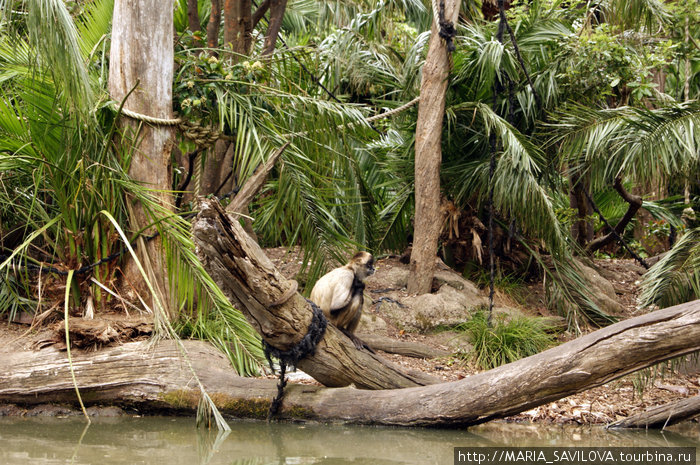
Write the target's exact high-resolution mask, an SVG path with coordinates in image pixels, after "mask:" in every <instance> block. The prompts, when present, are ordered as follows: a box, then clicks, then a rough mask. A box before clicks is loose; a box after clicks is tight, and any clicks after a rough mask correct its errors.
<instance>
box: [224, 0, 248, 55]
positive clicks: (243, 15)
mask: <svg viewBox="0 0 700 465" xmlns="http://www.w3.org/2000/svg"><path fill="white" fill-rule="evenodd" d="M251 8H252V6H251V0H224V44H225V45H226V46H228V47H231V51H232V52H233V55H232V60H233V61H234V62H236V61H238V60H239V59H240V56H241V55H248V53H249V52H250V45H251V42H252V36H251V33H252V31H253V29H252V11H251Z"/></svg>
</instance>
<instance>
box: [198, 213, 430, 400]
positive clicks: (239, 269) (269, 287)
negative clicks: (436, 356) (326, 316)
mask: <svg viewBox="0 0 700 465" xmlns="http://www.w3.org/2000/svg"><path fill="white" fill-rule="evenodd" d="M200 208H201V210H200V213H199V215H198V216H197V220H196V221H195V223H194V226H193V234H194V240H195V244H196V246H197V253H198V255H199V257H200V259H201V260H202V263H203V264H204V267H205V269H206V270H207V272H208V273H209V274H210V275H211V277H212V278H213V279H214V281H216V283H217V284H218V285H219V287H220V288H221V290H222V291H224V293H225V294H226V296H227V297H228V298H229V299H230V300H231V302H232V303H233V304H234V305H235V306H236V308H238V309H239V310H241V312H243V314H244V315H245V316H246V318H247V319H248V321H249V322H250V324H251V325H253V327H254V328H255V329H256V330H257V331H258V333H260V335H261V336H262V337H263V339H264V340H266V341H267V342H268V343H269V344H271V345H272V346H274V347H277V348H279V349H281V350H288V349H290V348H291V347H292V346H294V345H295V344H296V343H297V342H298V341H300V340H301V339H302V337H303V336H304V335H305V334H306V331H307V329H308V327H309V324H310V322H311V317H312V311H311V307H310V305H309V304H308V302H307V301H306V300H305V299H304V298H303V297H302V296H301V295H300V294H298V293H297V292H296V289H297V284H296V282H295V281H290V280H287V279H285V278H284V277H283V276H282V275H281V274H280V273H279V271H277V270H276V269H275V268H274V266H273V265H272V263H271V262H270V260H269V259H268V258H267V257H266V256H265V254H264V252H263V251H262V249H260V247H259V246H258V244H257V243H255V241H253V240H252V239H251V238H250V237H249V236H248V234H246V233H245V231H244V230H243V228H242V226H241V225H240V224H239V222H238V221H236V220H234V219H232V218H231V217H230V216H228V215H227V214H226V213H225V212H224V210H223V209H222V208H221V206H220V205H219V203H218V202H216V201H213V200H204V201H202V203H201V205H200ZM299 368H301V369H302V370H304V371H305V372H307V373H308V374H310V375H311V376H313V377H314V378H315V379H316V380H318V381H319V382H320V383H322V384H324V385H326V386H347V385H349V384H351V383H354V384H355V385H356V386H358V387H361V388H366V389H389V388H400V387H413V386H420V385H423V384H427V383H434V382H436V381H437V380H436V379H434V378H431V377H429V376H427V375H424V374H422V373H416V374H409V373H404V372H403V371H401V370H400V369H399V368H398V367H396V366H394V365H392V364H390V362H388V361H386V360H384V359H382V358H381V357H379V356H377V355H375V354H372V353H370V352H368V351H365V350H357V349H355V345H354V344H353V343H352V342H351V341H350V339H348V338H347V337H346V336H345V335H344V334H343V333H342V332H340V330H338V329H337V328H335V327H334V326H331V325H328V328H327V329H326V333H325V336H324V338H323V340H322V341H321V342H320V343H319V345H318V346H317V347H316V353H315V354H314V355H312V356H309V357H307V358H305V359H303V360H302V361H301V362H300V363H299Z"/></svg>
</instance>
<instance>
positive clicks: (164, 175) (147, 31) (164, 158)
mask: <svg viewBox="0 0 700 465" xmlns="http://www.w3.org/2000/svg"><path fill="white" fill-rule="evenodd" d="M172 80H173V11H172V8H165V9H163V8H162V4H161V3H160V2H159V1H157V0H138V1H128V0H116V1H115V4H114V17H113V21H112V45H111V52H110V66H109V92H110V95H111V97H112V99H113V100H115V101H117V102H121V101H122V100H124V98H126V96H127V95H128V94H129V92H131V90H132V89H134V91H133V92H132V93H131V95H129V98H128V99H127V100H126V101H125V102H124V108H127V109H129V110H132V111H135V112H138V113H141V114H144V115H148V116H154V117H157V118H172V117H173V111H172ZM121 124H122V128H123V130H124V131H125V132H126V133H127V135H128V136H130V137H128V139H130V140H133V141H137V142H135V143H137V146H136V147H135V151H134V153H133V156H132V160H131V164H130V166H129V175H130V176H131V177H132V178H133V179H134V180H136V181H138V182H139V183H141V184H142V185H143V186H144V187H147V188H149V189H153V190H154V192H153V193H154V195H155V196H156V197H157V198H158V201H159V202H160V203H161V204H162V205H163V206H165V207H167V208H172V201H173V200H172V195H171V194H170V192H169V191H170V190H171V185H170V182H171V172H170V153H171V151H172V147H173V135H174V134H173V128H172V127H171V126H151V125H149V124H142V123H141V122H139V121H136V120H132V119H128V118H125V117H123V118H122V121H121ZM139 127H140V132H139V133H138V135H136V131H137V130H138V128H139ZM129 133H130V134H129ZM127 149H128V148H126V147H125V149H124V150H125V152H126V150H127ZM131 207H132V215H131V216H132V218H131V224H130V227H131V230H132V231H138V230H140V229H141V228H143V227H145V226H146V225H149V224H152V223H153V222H154V221H155V220H157V218H151V217H149V216H148V215H147V214H146V212H145V211H144V209H143V207H142V206H141V205H140V204H138V203H137V202H136V201H135V200H132V204H131ZM152 233H153V228H150V229H149V230H146V231H145V234H152ZM137 249H138V253H139V259H140V260H141V263H142V264H143V265H144V266H145V268H146V270H147V271H148V274H149V279H150V280H151V282H152V283H153V285H154V286H155V287H156V292H157V293H158V294H159V299H160V301H161V302H162V303H163V305H164V306H165V308H164V310H165V311H166V312H169V311H170V303H169V302H170V299H169V297H170V292H169V286H168V283H167V271H166V270H167V268H166V264H165V260H164V256H163V250H162V246H161V241H160V240H159V239H155V240H151V241H148V242H146V241H145V240H143V239H142V240H141V241H140V242H139V243H138V247H137ZM125 277H126V280H127V281H128V282H129V283H131V284H132V285H135V286H136V290H137V291H138V292H139V293H140V294H141V295H142V296H144V297H145V298H146V296H147V295H149V293H148V290H147V289H146V286H145V284H143V283H144V281H143V279H142V277H141V275H140V273H139V271H138V270H137V268H136V266H135V264H134V263H133V262H131V261H130V262H128V263H127V266H126V267H125ZM146 301H148V300H146ZM151 303H152V304H153V303H155V302H154V301H152V302H151Z"/></svg>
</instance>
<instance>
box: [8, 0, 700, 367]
mask: <svg viewBox="0 0 700 465" xmlns="http://www.w3.org/2000/svg"><path fill="white" fill-rule="evenodd" d="M195 3H196V2H195ZM215 3H216V4H217V5H218V4H219V2H218V1H217V2H215ZM242 3H244V2H242ZM492 3H495V2H491V1H490V0H483V2H479V1H473V0H466V1H464V2H463V5H462V14H461V20H460V24H459V25H458V28H457V33H458V35H457V38H456V39H455V45H456V50H455V51H454V52H453V53H452V63H453V69H452V73H451V77H450V83H449V88H448V100H447V108H446V114H447V119H446V124H445V127H444V134H443V143H442V146H443V166H442V171H441V173H442V186H443V194H444V201H443V205H444V210H445V226H444V232H443V236H442V238H441V256H442V258H443V259H444V260H445V261H446V262H447V263H448V264H450V265H451V266H453V267H455V268H456V269H458V270H459V271H460V272H464V273H465V274H467V275H470V276H472V277H474V276H475V275H478V274H479V273H480V272H481V271H482V270H483V269H484V266H485V265H484V264H485V263H486V260H485V258H486V256H487V254H488V253H489V249H488V247H486V243H487V239H486V237H487V235H486V228H485V226H484V225H485V224H487V220H486V213H487V208H486V201H487V199H488V192H489V188H490V187H492V188H493V199H494V206H495V210H496V219H497V231H496V241H495V247H494V249H493V253H494V254H496V256H497V258H498V263H499V269H500V270H501V272H502V273H503V274H511V275H514V276H519V277H525V278H528V279H529V278H537V277H541V276H543V275H545V274H546V275H547V276H548V277H550V278H551V279H548V280H547V282H548V283H549V284H550V286H551V288H550V295H551V296H552V305H553V306H561V308H562V309H564V310H563V311H565V312H568V313H569V314H568V315H567V316H569V317H570V318H571V319H579V320H580V321H588V322H592V323H595V324H604V323H605V322H607V321H610V318H609V317H608V316H607V315H605V314H603V312H601V311H600V309H598V308H596V306H595V304H594V303H593V302H591V300H590V299H589V298H588V297H587V295H586V294H585V291H584V290H583V287H584V286H582V285H581V281H580V278H579V277H578V275H577V273H576V269H575V267H573V266H571V263H572V262H571V260H570V257H571V256H573V255H585V254H586V252H585V251H586V249H588V253H589V254H604V255H625V254H627V253H628V252H626V251H625V249H623V248H621V246H620V242H619V241H614V242H613V243H612V244H608V245H605V246H603V247H600V248H597V250H593V248H592V247H591V244H592V243H594V241H595V240H596V238H599V237H601V236H603V235H605V234H607V231H606V229H605V224H604V222H603V221H602V220H601V219H600V216H599V215H597V214H596V213H595V212H594V210H593V205H594V204H595V205H596V206H597V207H598V208H599V209H600V212H601V213H602V217H604V218H605V219H606V220H607V221H608V222H610V223H611V224H613V225H614V224H617V223H618V222H619V221H620V220H621V219H623V217H624V216H625V212H626V211H627V210H628V202H627V201H625V200H624V198H623V193H630V192H633V193H635V194H636V195H639V196H641V197H642V199H643V205H642V210H640V211H639V212H638V213H637V214H636V215H635V216H634V218H632V221H631V222H630V223H629V226H628V227H626V228H623V230H622V231H621V233H620V235H621V236H623V238H624V239H625V242H626V243H628V245H629V247H630V250H633V251H634V252H635V253H637V254H639V255H642V256H648V255H653V254H657V253H659V252H661V251H665V250H667V249H668V248H670V247H672V248H671V251H670V253H668V254H667V255H665V257H664V258H663V259H661V260H660V261H659V262H658V263H657V264H656V265H654V266H653V267H652V268H651V270H650V271H649V272H648V273H647V275H646V278H645V291H644V294H643V296H642V302H641V304H642V305H644V306H650V305H653V304H658V305H662V306H664V305H669V304H673V303H679V302H683V301H687V300H691V299H694V298H697V297H698V296H699V295H700V245H699V244H700V241H698V235H699V234H700V230H699V229H698V225H697V223H696V222H695V221H696V220H695V217H694V213H693V210H695V211H697V210H698V208H700V205H699V200H698V199H699V197H698V196H699V195H700V183H699V182H700V176H699V173H700V170H699V169H698V168H699V162H700V133H698V130H697V128H698V126H699V125H700V103H698V100H697V99H698V90H699V89H700V44H698V42H697V39H696V37H698V36H699V34H698V32H699V29H700V28H699V24H698V18H700V6H699V5H698V3H697V2H680V1H669V2H665V3H662V2H660V1H658V0H634V1H622V0H605V1H600V2H586V1H566V2H564V1H549V0H532V1H530V2H521V1H518V2H513V4H512V5H511V6H509V8H508V10H507V12H506V14H507V18H508V24H509V25H510V28H511V29H512V31H513V40H511V38H510V37H509V34H508V32H507V31H506V32H505V33H502V34H501V36H500V37H499V30H498V24H499V23H498V18H497V16H495V17H494V16H492V14H493V13H491V14H488V13H487V12H488V11H489V6H491V7H493V5H492ZM192 4H193V2H187V1H185V0H181V1H179V2H178V3H177V5H176V7H175V8H176V11H175V29H176V32H177V37H176V41H175V45H174V46H175V50H176V78H175V82H173V90H174V101H173V105H174V108H175V109H176V110H177V112H178V113H179V115H180V116H182V117H183V118H187V119H188V120H190V121H193V122H197V123H198V124H200V125H203V126H208V127H212V128H215V129H217V130H220V131H221V133H222V134H223V135H224V138H223V141H222V142H221V143H220V144H222V145H221V147H219V146H217V148H216V150H212V151H210V152H204V151H202V150H200V149H199V148H198V147H197V146H196V144H195V143H193V142H192V141H190V140H189V139H187V138H185V137H182V136H181V137H179V138H178V150H176V151H175V153H174V154H173V160H172V163H173V167H174V168H175V169H174V173H175V175H174V176H173V179H172V185H173V188H174V189H178V188H181V187H184V188H185V189H186V190H189V191H192V190H196V191H197V193H198V194H204V195H214V196H219V197H221V198H222V199H224V201H225V200H226V199H228V198H229V197H230V194H231V193H232V192H233V193H235V192H236V191H237V189H239V188H240V186H241V185H243V183H244V182H245V180H246V179H247V178H248V177H249V176H250V175H251V174H252V172H253V171H254V170H255V169H256V167H258V166H259V165H260V163H261V162H263V161H264V160H266V158H267V157H268V156H270V154H271V153H273V152H274V151H275V150H276V149H278V148H279V147H281V146H282V145H283V144H284V143H285V142H287V141H289V142H291V144H290V145H289V147H288V148H287V149H286V150H285V151H284V153H283V155H282V159H281V161H280V162H278V163H277V165H276V167H275V169H274V170H273V171H272V173H271V174H270V177H269V179H268V181H267V183H266V185H265V186H264V188H263V190H262V191H261V192H260V193H259V195H258V196H257V197H256V199H255V201H254V203H253V204H252V205H251V206H250V209H249V210H250V215H251V216H252V218H253V220H254V222H253V224H252V226H253V228H254V230H255V232H256V233H257V235H258V239H259V241H260V243H261V244H262V245H265V246H277V245H288V246H294V245H299V246H301V247H302V249H303V251H304V263H305V264H306V265H308V266H306V267H305V268H304V269H303V276H301V277H300V280H301V281H300V282H302V283H305V284H306V287H307V289H308V288H309V284H311V283H313V282H314V281H315V279H316V278H317V277H318V276H319V275H320V273H321V272H322V271H323V270H324V269H326V267H327V266H328V265H329V264H331V263H333V261H334V260H342V259H343V257H344V256H345V255H346V251H347V250H348V249H355V248H359V247H361V248H366V249H369V250H372V251H373V252H375V253H377V254H382V253H386V252H395V251H398V252H400V251H403V250H404V249H405V248H406V247H407V246H409V244H410V242H411V236H412V215H413V202H414V191H413V157H414V155H413V153H414V151H413V145H414V136H415V124H416V114H417V110H416V107H415V106H413V107H410V108H408V109H407V110H405V111H403V112H401V113H399V114H396V115H393V116H391V117H389V118H383V119H378V120H376V121H374V122H372V123H367V122H366V121H365V118H366V117H369V116H373V115H375V114H378V113H381V112H383V111H386V110H388V109H392V108H397V107H399V106H401V105H403V104H405V103H407V102H409V101H411V100H413V99H414V98H415V97H418V96H419V94H420V75H421V66H422V63H423V60H424V58H425V51H426V43H427V38H428V37H429V33H430V24H431V20H432V9H431V8H430V5H428V4H424V3H423V2H421V1H418V0H378V1H374V2H369V1H354V2H352V1H337V2H316V1H313V0H295V1H290V2H289V3H288V4H287V6H286V10H284V16H283V21H282V25H281V32H280V36H279V38H278V41H277V46H276V48H274V52H273V53H269V52H270V50H269V49H266V48H265V37H266V30H268V25H267V22H266V20H264V19H263V20H262V21H259V22H258V23H257V24H256V25H255V28H254V29H253V30H252V35H251V37H252V39H251V40H250V41H249V42H250V43H249V44H248V45H247V47H243V49H241V48H240V47H237V44H233V48H232V47H231V44H225V43H224V36H225V35H224V34H219V33H218V31H219V29H220V28H225V26H226V24H225V23H223V22H221V21H220V22H221V23H222V24H216V23H215V26H216V27H215V30H216V31H217V32H216V34H214V35H213V36H211V35H208V36H207V41H211V40H212V38H213V40H214V42H215V43H214V44H210V46H209V47H205V40H204V37H203V36H204V32H203V31H204V30H205V29H206V27H207V24H208V23H209V22H210V18H211V16H212V2H211V1H210V0H201V1H199V2H198V3H197V5H196V6H197V11H196V12H195V13H196V15H195V17H196V19H197V20H198V24H197V22H195V23H194V24H193V22H192V21H191V17H192V15H191V13H193V10H192V8H191V6H192ZM188 5H190V9H189V13H190V15H189V16H188ZM0 6H1V7H2V10H3V16H2V26H1V27H2V29H0V93H1V94H0V209H1V210H0V221H1V223H0V241H1V243H0V246H2V254H3V257H4V258H3V259H2V262H1V264H0V272H1V273H2V276H3V279H2V281H1V282H0V312H2V313H9V314H10V315H14V314H15V313H17V312H19V311H21V310H27V311H30V312H37V313H43V312H50V311H51V310H52V308H53V306H55V304H56V302H57V301H58V300H59V299H60V297H61V296H62V291H61V289H60V287H61V286H62V285H63V286H65V283H66V274H67V273H66V272H67V270H69V269H73V270H80V269H81V268H83V267H84V266H86V265H91V264H96V263H99V265H98V266H95V267H91V268H89V269H88V270H84V271H83V272H79V273H77V274H76V276H75V278H74V279H73V281H72V283H71V284H72V292H71V295H72V298H73V302H74V304H75V306H76V308H77V307H80V306H82V307H86V308H87V307H90V308H92V307H93V306H96V307H97V308H98V309H99V308H101V306H108V305H112V304H113V305H132V303H131V302H130V303H129V304H126V303H122V298H121V297H112V296H111V295H110V294H111V293H116V295H118V294H119V293H120V292H123V290H124V283H122V282H120V267H119V263H120V261H119V260H121V259H122V258H123V256H120V257H119V258H116V259H114V256H115V255H119V253H120V251H121V250H122V248H123V247H124V243H125V241H124V240H123V239H122V238H120V237H119V235H118V231H117V229H116V227H115V224H114V223H113V222H112V221H110V217H112V218H114V219H115V223H116V224H118V225H121V226H122V227H124V228H125V229H126V231H127V233H126V240H127V241H132V242H133V241H134V239H135V238H136V237H137V236H139V234H140V231H133V230H129V229H128V224H129V221H128V218H129V212H128V208H129V207H128V205H127V202H126V201H125V199H126V198H127V197H133V198H138V199H140V200H141V201H142V202H143V203H144V204H146V205H147V208H149V209H152V210H153V211H156V210H158V209H159V208H161V206H159V205H158V204H157V202H155V201H154V199H153V197H152V196H151V195H150V193H149V191H148V189H146V188H144V186H140V185H138V184H137V183H134V182H133V181H132V180H131V179H130V178H129V176H128V175H127V174H126V173H127V171H128V169H127V167H128V164H129V160H130V156H131V153H130V152H129V150H124V149H123V147H124V145H121V144H115V143H114V141H115V140H116V139H119V140H121V141H123V140H129V139H132V140H136V139H137V138H136V136H135V135H133V134H128V133H127V134H124V133H121V132H119V131H118V130H117V126H116V125H115V120H116V118H115V110H114V108H115V107H118V106H119V105H120V103H121V102H111V101H110V100H109V96H108V93H107V87H106V86H107V83H106V75H107V69H108V66H109V59H108V57H109V54H108V50H109V45H110V36H109V31H110V19H111V15H112V8H113V2H112V1H111V0H95V1H92V2H70V3H69V2H63V1H61V0H27V1H24V2H20V1H16V2H13V1H10V0H6V1H2V2H0ZM485 13H486V14H485ZM499 39H500V40H499ZM515 44H517V53H516V48H515ZM234 50H235V51H234ZM241 50H242V51H241ZM520 58H521V59H522V62H521V61H520ZM229 145H230V147H229ZM227 150H228V151H229V153H230V156H229V157H228V158H223V160H224V161H225V162H223V163H222V162H221V160H220V159H217V158H216V156H215V152H216V151H219V152H221V153H222V154H223V153H226V152H227ZM492 159H493V160H494V162H495V171H494V177H493V183H492V184H491V183H490V182H489V164H490V161H491V160H492ZM190 161H191V163H190ZM191 172H196V173H198V174H197V175H196V176H194V177H195V178H203V180H209V181H211V180H212V179H214V180H215V182H214V181H211V182H204V181H203V180H202V179H200V182H195V181H193V180H190V182H189V183H187V182H186V181H187V180H188V178H189V176H188V173H189V174H192V173H191ZM207 186H208V187H207ZM190 200H191V196H189V197H188V196H187V195H186V196H185V197H184V201H183V202H182V204H181V206H180V210H179V211H178V212H177V213H178V215H175V216H167V219H166V220H163V221H162V222H160V224H158V225H157V226H158V228H159V231H160V234H161V236H162V237H163V238H164V244H165V246H166V252H167V254H168V257H169V263H170V270H169V272H170V276H171V283H172V285H173V288H174V289H175V290H177V292H178V299H177V301H178V303H179V304H178V308H180V309H181V314H182V317H183V318H182V321H181V322H180V326H179V328H180V330H181V331H183V332H185V333H187V334H196V335H200V336H205V335H206V336H208V337H210V338H213V339H215V340H218V341H220V346H221V347H225V348H227V350H232V349H231V347H233V353H232V358H234V359H238V360H241V359H243V360H244V361H242V362H240V364H239V365H238V367H239V370H241V371H248V370H252V369H253V364H252V362H250V361H246V360H249V359H248V358H247V356H251V355H252V357H253V358H254V357H256V356H259V347H257V344H256V340H255V337H254V335H253V333H252V332H251V330H250V329H249V328H246V326H245V324H244V323H243V321H242V319H241V317H240V315H239V314H238V313H237V312H236V311H235V310H234V309H232V308H231V307H230V306H229V305H228V304H227V302H226V300H225V298H223V296H222V295H221V292H220V291H218V289H217V288H216V285H215V284H214V283H213V282H211V279H209V278H208V276H207V275H206V272H204V270H203V269H202V268H201V266H200V265H199V264H198V262H197V260H196V258H195V257H194V251H193V249H192V244H191V241H190V239H189V237H188V223H187V220H188V218H190V217H189V216H188V213H189V212H190V210H191V209H192V208H195V205H194V204H192V203H190ZM591 201H592V202H591ZM39 277H41V278H39ZM52 293H53V294H52ZM563 301H566V302H568V303H569V304H567V305H561V302H563ZM203 322H207V324H203ZM231 340H233V341H235V342H237V343H236V344H233V345H229V344H228V341H231Z"/></svg>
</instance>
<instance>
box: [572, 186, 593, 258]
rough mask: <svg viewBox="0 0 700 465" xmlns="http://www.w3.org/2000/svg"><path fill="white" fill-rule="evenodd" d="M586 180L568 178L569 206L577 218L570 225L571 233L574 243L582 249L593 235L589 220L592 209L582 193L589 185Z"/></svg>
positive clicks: (591, 224)
mask: <svg viewBox="0 0 700 465" xmlns="http://www.w3.org/2000/svg"><path fill="white" fill-rule="evenodd" d="M586 178H587V177H583V178H582V177H581V176H579V175H578V174H576V175H574V174H572V175H571V176H570V180H571V191H570V192H569V202H570V206H571V208H573V209H574V210H576V212H577V217H578V219H577V220H576V221H575V222H574V224H572V225H571V232H572V235H573V237H574V239H576V242H578V244H579V245H580V246H582V247H585V246H586V244H588V243H589V242H591V241H592V240H593V236H594V234H595V231H594V229H593V221H592V220H591V215H592V214H593V207H592V206H591V204H590V202H588V198H586V194H585V193H584V190H588V185H589V184H590V183H589V182H588V180H587V179H586Z"/></svg>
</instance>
